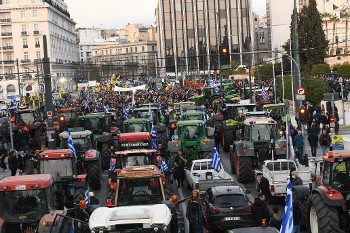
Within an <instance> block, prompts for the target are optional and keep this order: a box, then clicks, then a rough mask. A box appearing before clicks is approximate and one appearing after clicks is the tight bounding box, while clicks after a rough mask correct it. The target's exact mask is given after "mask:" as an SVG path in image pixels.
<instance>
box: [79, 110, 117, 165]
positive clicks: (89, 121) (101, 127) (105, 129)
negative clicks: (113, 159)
mask: <svg viewBox="0 0 350 233" xmlns="http://www.w3.org/2000/svg"><path fill="white" fill-rule="evenodd" d="M78 122H79V125H80V127H83V128H84V129H85V130H90V131H91V132H92V135H91V141H92V148H94V149H96V150H98V151H100V152H101V157H102V158H103V159H102V161H103V162H102V164H103V165H102V167H103V169H108V167H109V160H110V152H109V148H110V146H111V145H113V146H115V147H116V146H117V137H116V134H117V128H116V127H113V126H112V114H111V113H104V112H99V113H91V114H89V115H84V116H79V117H78Z"/></svg>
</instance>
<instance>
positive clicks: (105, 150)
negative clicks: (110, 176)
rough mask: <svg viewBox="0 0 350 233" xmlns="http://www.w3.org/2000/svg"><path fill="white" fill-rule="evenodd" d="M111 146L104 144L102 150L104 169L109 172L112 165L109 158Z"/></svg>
mask: <svg viewBox="0 0 350 233" xmlns="http://www.w3.org/2000/svg"><path fill="white" fill-rule="evenodd" d="M109 153H110V152H109V144H108V143H102V150H101V153H100V154H101V157H102V169H103V170H108V169H109V165H110V158H109V156H108V154H109Z"/></svg>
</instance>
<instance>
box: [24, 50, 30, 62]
mask: <svg viewBox="0 0 350 233" xmlns="http://www.w3.org/2000/svg"><path fill="white" fill-rule="evenodd" d="M23 59H24V60H26V61H28V60H29V53H28V52H24V54H23Z"/></svg>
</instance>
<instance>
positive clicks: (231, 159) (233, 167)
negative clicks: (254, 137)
mask: <svg viewBox="0 0 350 233" xmlns="http://www.w3.org/2000/svg"><path fill="white" fill-rule="evenodd" d="M234 153H235V151H233V150H232V149H230V168H231V173H232V174H236V170H235V166H236V165H235V158H234Z"/></svg>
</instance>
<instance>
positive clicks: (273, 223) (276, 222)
mask: <svg viewBox="0 0 350 233" xmlns="http://www.w3.org/2000/svg"><path fill="white" fill-rule="evenodd" d="M281 224H282V218H281V216H279V215H278V207H273V209H272V216H271V218H270V222H269V227H274V228H276V229H277V230H279V229H281Z"/></svg>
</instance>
